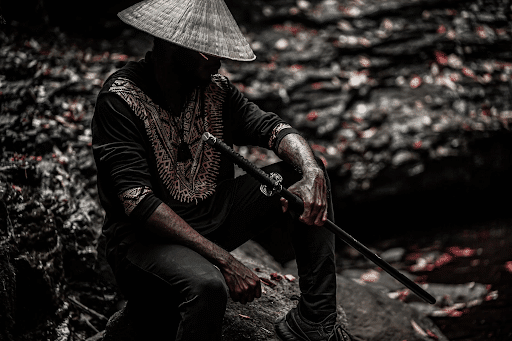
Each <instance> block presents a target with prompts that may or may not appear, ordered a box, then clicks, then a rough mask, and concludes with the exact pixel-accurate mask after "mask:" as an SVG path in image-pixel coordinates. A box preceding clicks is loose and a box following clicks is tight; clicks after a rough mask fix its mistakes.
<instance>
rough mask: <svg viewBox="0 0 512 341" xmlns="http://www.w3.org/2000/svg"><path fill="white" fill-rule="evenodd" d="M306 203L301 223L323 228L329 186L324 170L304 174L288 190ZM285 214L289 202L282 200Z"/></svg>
mask: <svg viewBox="0 0 512 341" xmlns="http://www.w3.org/2000/svg"><path fill="white" fill-rule="evenodd" d="M288 190H289V191H290V192H292V193H293V194H295V195H297V196H299V197H300V198H301V199H302V201H303V202H304V212H303V213H302V215H301V216H300V217H299V219H300V221H302V222H303V223H305V224H308V225H317V226H322V225H323V224H324V223H325V221H326V220H327V185H326V181H325V175H324V172H323V171H322V169H320V168H313V169H310V170H308V172H307V173H304V174H303V177H302V179H301V180H300V181H299V182H296V183H295V184H293V185H292V186H291V187H290V188H288ZM281 204H282V207H283V212H286V211H287V210H288V201H287V200H286V199H284V198H281Z"/></svg>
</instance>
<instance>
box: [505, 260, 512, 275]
mask: <svg viewBox="0 0 512 341" xmlns="http://www.w3.org/2000/svg"><path fill="white" fill-rule="evenodd" d="M505 269H506V270H507V271H508V272H511V273H512V261H508V262H506V263H505Z"/></svg>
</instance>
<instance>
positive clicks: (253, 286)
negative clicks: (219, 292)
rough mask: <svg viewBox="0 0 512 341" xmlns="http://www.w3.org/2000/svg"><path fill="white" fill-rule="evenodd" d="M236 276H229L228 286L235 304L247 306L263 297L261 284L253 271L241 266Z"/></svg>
mask: <svg viewBox="0 0 512 341" xmlns="http://www.w3.org/2000/svg"><path fill="white" fill-rule="evenodd" d="M236 273H237V275H235V276H228V277H227V278H226V277H225V278H226V284H227V285H228V287H229V295H230V297H231V299H232V300H233V301H235V302H240V303H242V304H246V303H248V302H252V301H254V299H255V298H260V297H261V282H260V279H259V278H258V276H256V275H255V274H254V273H253V272H252V271H251V270H249V269H247V268H245V266H243V265H242V266H241V267H240V268H239V269H238V271H237V272H236Z"/></svg>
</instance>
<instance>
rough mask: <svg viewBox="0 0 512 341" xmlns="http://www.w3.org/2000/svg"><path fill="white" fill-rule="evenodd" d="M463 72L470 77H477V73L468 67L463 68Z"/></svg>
mask: <svg viewBox="0 0 512 341" xmlns="http://www.w3.org/2000/svg"><path fill="white" fill-rule="evenodd" d="M462 73H463V74H464V75H466V76H467V77H469V78H475V73H474V72H473V70H471V69H468V68H467V67H463V68H462Z"/></svg>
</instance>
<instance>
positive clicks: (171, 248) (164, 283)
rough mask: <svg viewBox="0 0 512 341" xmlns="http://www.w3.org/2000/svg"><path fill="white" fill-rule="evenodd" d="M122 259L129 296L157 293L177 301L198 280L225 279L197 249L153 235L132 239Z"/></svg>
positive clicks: (200, 281) (123, 276)
mask: <svg viewBox="0 0 512 341" xmlns="http://www.w3.org/2000/svg"><path fill="white" fill-rule="evenodd" d="M124 263H125V264H124V266H123V269H122V270H121V272H122V275H121V278H120V280H121V281H122V282H124V283H123V286H124V287H125V288H126V290H127V292H128V294H129V295H132V296H133V295H137V296H139V297H140V296H141V295H142V296H155V295H156V296H159V297H161V298H162V299H166V300H172V301H177V302H179V301H180V300H183V299H186V295H187V293H188V292H191V291H193V288H194V287H196V286H198V284H200V283H204V282H209V281H212V282H223V281H224V277H223V276H222V274H221V273H220V271H219V270H218V269H217V268H216V267H215V266H214V265H213V264H212V263H211V262H209V261H208V260H207V259H206V258H204V257H203V256H201V255H200V254H198V253H197V252H195V251H193V250H191V249H190V248H187V247H185V246H182V245H178V244H171V243H159V242H158V241H155V240H153V239H151V240H148V239H145V238H141V240H139V241H136V242H134V243H132V244H131V245H130V246H129V247H128V249H127V251H126V257H125V262H124ZM162 291H163V292H162ZM226 291H227V286H226ZM161 295H163V296H161ZM148 298H150V297H148Z"/></svg>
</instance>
